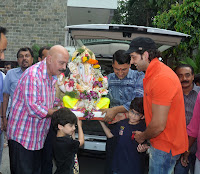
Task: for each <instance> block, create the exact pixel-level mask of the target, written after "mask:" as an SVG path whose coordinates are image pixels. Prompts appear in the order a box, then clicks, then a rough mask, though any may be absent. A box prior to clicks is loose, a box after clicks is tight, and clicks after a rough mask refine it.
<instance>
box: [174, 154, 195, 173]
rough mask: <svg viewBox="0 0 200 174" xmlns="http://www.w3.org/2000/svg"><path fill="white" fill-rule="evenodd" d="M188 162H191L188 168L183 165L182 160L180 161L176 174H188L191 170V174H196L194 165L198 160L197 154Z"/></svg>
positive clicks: (175, 170)
mask: <svg viewBox="0 0 200 174" xmlns="http://www.w3.org/2000/svg"><path fill="white" fill-rule="evenodd" d="M188 160H189V164H188V166H187V167H184V166H182V164H181V159H179V160H178V161H177V163H176V166H175V169H174V174H188V172H189V170H190V173H191V174H194V165H195V160H196V156H195V154H190V155H189V157H188Z"/></svg>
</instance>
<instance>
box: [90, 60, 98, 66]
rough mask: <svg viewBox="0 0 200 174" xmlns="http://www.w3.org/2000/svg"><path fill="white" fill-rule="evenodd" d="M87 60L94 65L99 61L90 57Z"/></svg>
mask: <svg viewBox="0 0 200 174" xmlns="http://www.w3.org/2000/svg"><path fill="white" fill-rule="evenodd" d="M87 62H88V63H90V64H92V65H95V64H97V63H98V60H96V59H89V60H88V61H87Z"/></svg>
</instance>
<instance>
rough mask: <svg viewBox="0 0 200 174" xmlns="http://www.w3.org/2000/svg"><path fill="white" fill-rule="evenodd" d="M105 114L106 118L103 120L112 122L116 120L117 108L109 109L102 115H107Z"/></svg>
mask: <svg viewBox="0 0 200 174" xmlns="http://www.w3.org/2000/svg"><path fill="white" fill-rule="evenodd" d="M105 113H106V115H105V117H104V119H103V121H105V122H109V121H112V120H113V119H114V118H115V116H116V115H117V112H116V109H115V107H113V108H108V109H106V110H104V111H103V112H102V115H103V114H105Z"/></svg>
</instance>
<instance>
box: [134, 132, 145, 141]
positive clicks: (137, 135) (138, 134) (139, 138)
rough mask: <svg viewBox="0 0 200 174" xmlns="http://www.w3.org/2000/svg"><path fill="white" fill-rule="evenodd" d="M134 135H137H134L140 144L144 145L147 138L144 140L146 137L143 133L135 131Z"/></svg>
mask: <svg viewBox="0 0 200 174" xmlns="http://www.w3.org/2000/svg"><path fill="white" fill-rule="evenodd" d="M133 133H134V134H135V135H134V138H135V140H136V141H137V142H138V143H139V144H142V143H143V142H144V141H145V138H144V136H143V132H141V131H133Z"/></svg>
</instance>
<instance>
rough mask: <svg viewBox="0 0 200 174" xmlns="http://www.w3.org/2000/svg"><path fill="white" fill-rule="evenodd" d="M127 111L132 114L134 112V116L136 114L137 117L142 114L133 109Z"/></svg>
mask: <svg viewBox="0 0 200 174" xmlns="http://www.w3.org/2000/svg"><path fill="white" fill-rule="evenodd" d="M129 112H131V113H132V114H134V115H136V116H138V117H141V116H142V114H140V113H138V112H136V111H134V110H132V109H131V110H129Z"/></svg>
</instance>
